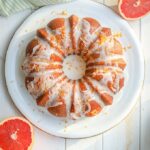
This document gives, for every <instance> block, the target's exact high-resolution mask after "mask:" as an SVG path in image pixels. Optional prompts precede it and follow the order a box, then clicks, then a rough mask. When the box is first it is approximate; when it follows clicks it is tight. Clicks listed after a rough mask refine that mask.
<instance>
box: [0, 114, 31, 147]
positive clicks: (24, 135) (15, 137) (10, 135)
mask: <svg viewBox="0 0 150 150" xmlns="http://www.w3.org/2000/svg"><path fill="white" fill-rule="evenodd" d="M32 143H33V128H32V126H31V124H30V123H29V122H28V121H27V120H25V119H23V118H21V117H12V118H8V119H6V120H4V121H3V122H1V123H0V150H31V148H32Z"/></svg>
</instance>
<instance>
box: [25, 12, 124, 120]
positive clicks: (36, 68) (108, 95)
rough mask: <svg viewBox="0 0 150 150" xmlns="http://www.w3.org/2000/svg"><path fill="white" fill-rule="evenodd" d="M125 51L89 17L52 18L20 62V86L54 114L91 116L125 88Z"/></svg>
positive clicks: (72, 116) (105, 30)
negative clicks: (21, 62) (22, 84)
mask: <svg viewBox="0 0 150 150" xmlns="http://www.w3.org/2000/svg"><path fill="white" fill-rule="evenodd" d="M125 67H126V61H125V59H124V50H123V47H122V45H121V43H120V42H119V40H118V39H117V37H115V36H114V35H113V34H112V32H111V29H110V28H106V27H102V26H101V24H100V23H99V22H98V21H97V20H96V19H94V18H88V17H86V18H79V17H78V16H76V15H72V16H70V17H69V18H55V19H53V20H51V21H50V22H49V23H48V25H47V26H46V27H44V28H41V29H38V30H37V34H36V36H35V38H34V39H32V40H31V41H30V42H29V44H28V45H27V48H26V57H25V60H24V63H23V65H22V69H23V71H24V73H25V85H26V88H27V90H28V91H29V93H30V94H31V95H32V96H33V98H34V99H36V102H37V105H39V106H41V107H45V108H46V109H47V110H48V111H49V112H50V113H51V114H53V115H54V116H57V117H69V118H72V119H77V118H80V117H92V116H95V115H97V114H98V113H100V112H101V110H102V109H103V107H104V106H107V105H111V104H112V103H113V97H114V95H116V93H118V92H119V91H120V90H121V89H122V88H123V86H124V69H125Z"/></svg>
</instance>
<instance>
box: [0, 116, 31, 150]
mask: <svg viewBox="0 0 150 150" xmlns="http://www.w3.org/2000/svg"><path fill="white" fill-rule="evenodd" d="M15 119H18V120H21V121H23V122H25V123H27V124H28V125H29V127H30V131H31V139H32V141H31V144H30V145H29V147H28V150H32V147H33V143H34V136H33V135H34V133H33V127H32V125H31V123H30V122H29V121H27V120H26V119H24V118H22V117H10V118H7V119H4V120H3V121H1V122H0V126H1V125H3V124H4V123H5V122H7V121H9V120H15ZM0 150H1V147H0Z"/></svg>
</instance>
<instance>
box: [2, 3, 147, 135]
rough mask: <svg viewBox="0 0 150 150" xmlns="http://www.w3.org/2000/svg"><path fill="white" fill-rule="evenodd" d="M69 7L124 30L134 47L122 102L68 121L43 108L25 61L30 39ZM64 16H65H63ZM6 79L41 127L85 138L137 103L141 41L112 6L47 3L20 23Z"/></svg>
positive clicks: (14, 95)
mask: <svg viewBox="0 0 150 150" xmlns="http://www.w3.org/2000/svg"><path fill="white" fill-rule="evenodd" d="M64 10H66V11H67V12H68V16H69V15H71V14H77V15H79V16H81V17H84V16H89V17H94V18H96V19H98V20H99V21H100V22H101V24H102V26H108V27H111V28H112V30H113V31H116V32H118V31H121V32H122V33H123V37H122V38H121V41H122V43H123V44H124V45H125V46H128V45H131V46H132V48H131V49H129V50H128V51H127V53H126V58H127V62H128V67H127V69H126V72H127V73H128V81H126V83H125V87H124V89H123V91H122V94H121V96H120V97H119V102H117V103H116V104H114V105H112V106H111V108H110V109H109V111H108V112H107V113H105V112H103V113H101V114H99V115H98V116H96V117H93V118H87V119H83V120H80V121H69V122H66V121H64V120H63V119H60V118H56V117H53V116H52V115H50V114H48V113H46V112H44V111H43V110H42V109H41V108H39V107H38V106H37V105H36V104H35V102H34V100H33V99H32V97H31V96H30V94H29V93H28V91H27V90H26V88H25V85H24V75H23V73H22V71H21V67H20V66H21V63H22V62H23V59H24V55H25V47H26V45H27V43H28V42H29V41H30V40H31V39H32V38H33V37H34V35H35V31H36V29H38V28H40V27H44V26H45V25H46V24H47V23H48V22H49V21H50V20H51V19H53V18H55V17H58V16H62V15H61V12H62V11H64ZM63 17H64V16H63ZM5 67H6V68H5V74H6V82H7V86H8V90H9V93H10V95H11V97H12V99H13V101H14V103H15V104H16V106H17V107H18V108H19V110H20V111H21V112H22V113H23V114H24V115H25V116H26V117H27V118H28V119H29V120H30V121H31V122H32V123H33V124H34V125H36V126H37V127H39V128H40V129H42V130H44V131H46V132H48V133H50V134H53V135H56V136H60V137H67V138H84V137H89V136H94V135H97V134H99V133H102V132H104V131H106V130H108V129H110V128H112V127H113V126H115V125H116V124H118V123H119V122H120V121H121V120H123V119H124V118H125V117H126V116H127V114H128V113H129V112H130V111H131V109H132V107H133V106H134V105H135V103H136V101H137V98H138V95H139V92H140V90H141V87H142V83H143V78H144V60H143V55H142V52H141V50H140V48H139V43H138V41H137V40H136V38H135V36H134V34H133V31H132V29H131V28H130V26H129V25H128V23H127V22H126V21H124V20H123V19H121V18H120V17H119V16H118V15H117V14H115V13H114V12H113V11H112V10H111V9H109V8H107V7H105V6H104V5H101V4H97V3H95V2H92V1H90V0H86V1H83V0H77V1H74V2H72V3H68V4H60V5H55V6H47V7H43V8H41V9H39V10H37V11H35V12H34V13H33V14H32V15H31V16H30V17H28V18H27V19H26V20H25V21H24V23H23V24H22V25H21V26H20V27H19V29H18V30H17V32H16V33H15V35H14V37H13V38H12V41H11V43H10V45H9V48H8V52H7V57H6V66H5Z"/></svg>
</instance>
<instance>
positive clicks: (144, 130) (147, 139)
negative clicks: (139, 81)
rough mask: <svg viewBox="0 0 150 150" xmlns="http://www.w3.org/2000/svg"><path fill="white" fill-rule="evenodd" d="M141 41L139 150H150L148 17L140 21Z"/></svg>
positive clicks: (149, 20)
mask: <svg viewBox="0 0 150 150" xmlns="http://www.w3.org/2000/svg"><path fill="white" fill-rule="evenodd" d="M141 41H142V49H143V52H144V57H145V81H144V86H143V92H142V96H141V100H142V101H141V150H149V149H150V129H149V128H150V46H149V45H150V15H149V16H146V17H144V18H143V19H142V21H141Z"/></svg>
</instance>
